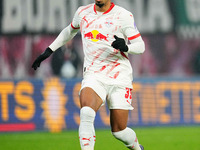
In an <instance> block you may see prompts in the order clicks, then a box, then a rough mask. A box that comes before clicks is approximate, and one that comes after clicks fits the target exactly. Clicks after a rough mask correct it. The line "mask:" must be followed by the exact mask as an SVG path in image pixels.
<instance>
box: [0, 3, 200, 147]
mask: <svg viewBox="0 0 200 150" xmlns="http://www.w3.org/2000/svg"><path fill="white" fill-rule="evenodd" d="M92 2H93V0H0V149H1V150H5V149H6V150H7V149H8V150H12V149H13V150H14V149H15V150H17V149H19V150H23V149H30V150H31V149H37V150H40V149H48V150H51V149H52V150H53V149H63V150H64V149H79V143H78V133H77V129H78V125H79V108H80V105H79V99H78V92H79V89H80V85H81V78H82V63H83V52H82V45H81V37H80V33H79V34H78V35H77V36H76V37H75V38H74V39H73V40H72V41H70V42H68V43H67V44H66V45H65V46H63V47H62V48H60V49H59V50H57V51H56V52H55V53H54V55H53V56H51V58H49V59H47V60H45V61H44V62H43V63H42V64H41V66H40V68H39V69H38V70H37V71H34V70H33V69H32V68H31V64H32V62H33V60H34V59H35V58H36V57H37V56H38V55H39V54H40V53H42V52H43V51H44V50H45V48H46V47H47V46H49V44H50V43H51V42H52V41H53V40H54V39H55V37H56V36H57V35H58V33H59V32H60V31H61V30H62V29H63V28H64V27H66V26H67V25H68V24H69V23H70V22H71V20H72V18H73V15H74V13H75V11H76V9H77V8H78V7H79V6H81V5H87V4H89V3H92ZM113 2H115V3H116V4H118V5H120V6H123V7H125V8H126V9H128V10H129V11H131V12H132V13H133V14H134V17H135V21H136V24H137V27H138V29H139V30H140V32H141V34H142V37H143V39H144V41H145V44H146V51H145V53H144V54H142V55H135V56H133V55H130V56H129V59H130V62H131V64H132V66H133V70H134V79H133V80H134V82H133V87H134V91H133V105H134V107H135V109H134V110H133V111H131V112H130V117H129V123H128V125H129V126H130V127H132V128H135V129H136V131H137V133H138V136H139V139H141V142H142V143H144V145H145V146H146V149H149V150H153V149H154V150H155V149H162V150H168V149H170V150H177V149H180V150H181V149H186V148H187V149H191V150H200V142H199V138H200V126H199V125H200V76H199V75H200V15H199V14H200V0H123V1H122V0H113ZM95 127H96V129H97V135H99V139H98V140H99V141H101V142H98V140H97V144H96V145H97V146H96V149H97V150H100V149H105V150H107V149H109V150H110V149H125V148H124V147H123V146H122V145H120V144H119V145H118V142H116V140H115V139H114V138H113V137H112V136H111V134H110V132H109V111H108V109H107V108H106V106H104V107H102V108H101V109H100V111H99V112H98V113H97V117H96V120H95ZM30 131H31V132H30ZM51 133H54V134H51ZM105 137H106V140H105V139H104V138H105ZM97 138H98V136H97ZM115 142H116V143H115ZM71 143H74V144H71ZM102 143H105V144H102ZM35 144H36V146H33V145H35ZM110 144H111V145H112V146H113V147H111V146H110Z"/></svg>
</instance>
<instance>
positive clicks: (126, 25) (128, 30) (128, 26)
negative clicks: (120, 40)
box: [121, 12, 140, 40]
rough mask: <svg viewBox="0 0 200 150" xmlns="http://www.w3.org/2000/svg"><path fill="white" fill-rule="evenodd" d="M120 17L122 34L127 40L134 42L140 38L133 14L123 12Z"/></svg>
mask: <svg viewBox="0 0 200 150" xmlns="http://www.w3.org/2000/svg"><path fill="white" fill-rule="evenodd" d="M121 17H122V19H121V21H122V22H121V24H122V32H123V34H124V35H125V36H126V37H127V38H128V40H134V39H136V38H138V37H140V33H139V31H138V29H137V27H136V24H135V21H134V17H133V14H132V13H131V12H124V13H123V14H122V15H121Z"/></svg>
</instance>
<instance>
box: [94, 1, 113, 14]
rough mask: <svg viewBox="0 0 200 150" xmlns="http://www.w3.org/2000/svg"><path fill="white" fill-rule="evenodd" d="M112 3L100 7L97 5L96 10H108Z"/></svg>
mask: <svg viewBox="0 0 200 150" xmlns="http://www.w3.org/2000/svg"><path fill="white" fill-rule="evenodd" d="M111 5H112V3H111V2H108V3H106V4H105V5H104V6H102V7H99V6H97V5H95V8H96V11H99V12H106V11H107V10H108V9H109V8H110V7H111Z"/></svg>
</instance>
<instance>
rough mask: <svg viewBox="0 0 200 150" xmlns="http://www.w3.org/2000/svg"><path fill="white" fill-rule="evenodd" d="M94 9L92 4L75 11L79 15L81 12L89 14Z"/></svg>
mask: <svg viewBox="0 0 200 150" xmlns="http://www.w3.org/2000/svg"><path fill="white" fill-rule="evenodd" d="M93 9H94V3H92V4H88V5H85V6H80V7H79V8H78V9H77V12H78V14H81V13H83V12H89V11H91V10H93Z"/></svg>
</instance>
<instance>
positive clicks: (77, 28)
mask: <svg viewBox="0 0 200 150" xmlns="http://www.w3.org/2000/svg"><path fill="white" fill-rule="evenodd" d="M71 27H72V28H73V29H80V28H79V27H74V26H73V25H72V23H71Z"/></svg>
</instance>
